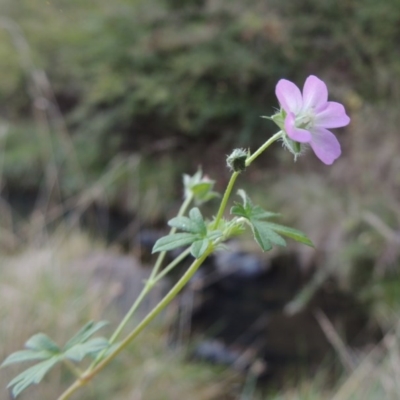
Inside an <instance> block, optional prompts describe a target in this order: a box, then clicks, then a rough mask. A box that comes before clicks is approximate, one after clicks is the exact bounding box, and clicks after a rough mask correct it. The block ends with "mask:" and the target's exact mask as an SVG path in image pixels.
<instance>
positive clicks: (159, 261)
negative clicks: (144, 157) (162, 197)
mask: <svg viewBox="0 0 400 400" xmlns="http://www.w3.org/2000/svg"><path fill="white" fill-rule="evenodd" d="M192 200H193V195H192V194H190V195H189V196H187V197H186V199H185V201H184V202H183V203H182V206H181V208H180V209H179V212H178V217H180V216H182V215H183V214H185V213H186V210H187V208H188V207H189V205H190V203H191V202H192ZM175 232H176V228H171V230H170V232H169V234H170V235H172V234H173V233H175ZM166 253H167V252H166V251H163V252H161V253H160V254H159V255H158V257H157V261H156V263H155V265H154V267H153V270H152V271H151V274H150V277H149V279H148V280H147V282H146V284H145V286H144V287H143V289H142V291H141V292H140V294H139V296H138V297H137V299H136V300H135V302H134V303H133V304H132V307H131V308H130V310H129V311H128V312H127V314H126V315H125V317H124V319H123V320H122V321H121V323H120V324H119V325H118V327H117V329H116V330H115V331H114V333H113V334H112V335H111V338H110V344H113V343H115V341H116V340H117V338H118V336H119V335H120V334H121V332H122V330H123V329H124V328H125V326H126V324H127V323H128V321H129V320H130V319H131V318H132V315H133V314H134V313H135V311H136V310H137V309H138V307H139V306H140V303H141V302H142V301H143V299H144V298H145V297H146V295H147V294H148V293H149V292H150V291H151V289H152V288H153V287H154V285H155V283H156V282H155V279H154V278H155V277H156V275H157V273H158V271H159V269H160V267H161V265H162V262H163V261H164V258H165V255H166ZM180 260H181V258H180V257H179V261H180ZM179 261H178V262H179ZM171 264H173V267H174V266H175V265H176V260H174V261H173V262H172V263H171ZM171 264H169V265H168V267H169V270H170V269H172V267H171Z"/></svg>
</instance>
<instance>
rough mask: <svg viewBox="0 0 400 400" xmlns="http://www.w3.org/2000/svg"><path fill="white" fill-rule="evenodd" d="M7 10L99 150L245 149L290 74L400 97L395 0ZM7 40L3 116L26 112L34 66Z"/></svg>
mask: <svg viewBox="0 0 400 400" xmlns="http://www.w3.org/2000/svg"><path fill="white" fill-rule="evenodd" d="M3 10H4V11H3V15H5V16H8V17H9V18H11V19H12V20H13V21H15V22H17V23H18V24H19V25H20V27H21V28H22V31H23V32H24V34H25V36H26V38H27V41H28V44H29V46H30V48H31V51H32V55H33V59H34V61H35V62H36V64H37V65H38V66H40V67H42V68H43V69H44V70H45V71H46V73H47V74H48V75H49V77H50V81H51V83H52V85H53V86H54V89H55V92H56V95H57V99H58V101H59V103H60V105H61V107H62V109H63V111H64V112H65V115H67V117H68V122H69V125H70V127H71V128H72V129H73V131H74V133H82V134H83V135H88V137H89V138H90V139H88V140H89V141H90V143H92V144H95V143H96V139H98V140H101V141H102V144H103V146H102V150H100V149H98V152H102V151H105V152H106V153H112V152H114V151H115V149H116V148H118V145H121V143H122V142H123V143H124V144H125V145H128V146H129V147H131V148H133V149H135V148H137V147H140V146H142V145H143V142H144V143H148V142H149V141H150V142H152V141H154V140H155V139H156V138H159V137H165V136H167V137H169V136H171V135H175V134H187V135H196V134H202V135H204V136H205V137H207V138H210V137H215V136H218V135H224V134H231V135H230V137H229V140H232V137H233V136H234V137H235V142H236V143H237V140H238V136H239V140H241V141H242V142H243V143H246V144H247V143H248V141H249V139H253V140H254V134H256V133H258V131H259V130H260V129H261V127H262V124H263V121H261V120H260V119H259V116H260V115H262V114H265V113H268V112H270V111H271V109H272V107H273V106H276V102H275V101H274V100H273V90H274V86H275V83H276V81H277V80H278V79H279V78H281V77H283V76H285V77H289V78H291V79H294V80H296V81H299V82H301V81H302V80H303V79H304V77H305V76H307V75H308V74H310V73H315V74H318V75H320V76H322V77H327V78H328V80H331V81H333V82H340V84H341V85H348V86H349V87H350V88H352V89H353V90H356V91H357V92H359V93H360V94H361V95H362V96H367V97H368V98H370V99H371V100H376V99H377V98H382V97H388V96H393V95H395V96H400V86H399V79H398V78H397V79H396V78H395V77H396V75H397V73H398V72H399V71H400V61H399V60H400V57H399V55H400V54H399V53H400V50H399V47H398V46H397V44H398V40H399V38H400V3H399V2H398V1H397V0H387V1H385V2H384V3H379V2H374V1H371V0H361V1H354V0H353V1H351V0H335V1H330V0H325V1H322V2H321V1H317V0H300V1H287V2H279V1H275V0H270V1H261V0H229V1H228V0H209V1H200V0H197V1H194V0H193V1H187V0H185V1H183V0H181V1H180V0H146V1H141V0H129V1H128V0H118V1H115V2H112V3H110V2H106V1H97V2H94V3H93V2H89V1H87V0H82V1H63V0H54V1H46V2H43V1H38V0H21V1H19V2H15V1H11V0H9V1H6V2H5V5H4V7H3ZM1 36H2V38H1V39H2V40H1V45H0V54H1V56H2V57H1V59H2V60H4V61H2V64H1V67H0V68H1V69H0V74H1V76H2V78H1V79H0V96H1V97H0V98H1V99H2V100H3V102H4V100H7V101H6V103H5V104H6V106H5V115H6V116H10V115H21V114H22V115H23V116H26V115H27V113H26V110H27V108H28V107H29V98H28V91H27V90H26V80H27V76H26V73H25V72H26V71H25V72H24V71H22V70H21V68H20V64H19V60H18V56H17V55H16V52H15V48H13V46H12V45H10V41H9V40H4V39H6V37H5V33H4V32H2V34H1ZM232 133H234V135H232ZM240 144H241V143H239V145H240ZM105 149H106V150H105ZM107 155H108V156H110V154H107ZM99 156H100V155H99Z"/></svg>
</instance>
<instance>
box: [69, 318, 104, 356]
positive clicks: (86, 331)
mask: <svg viewBox="0 0 400 400" xmlns="http://www.w3.org/2000/svg"><path fill="white" fill-rule="evenodd" d="M107 324H108V322H107V321H99V322H94V321H90V322H88V323H87V324H86V325H85V326H83V328H82V329H80V330H79V332H78V333H77V334H76V335H75V336H73V337H72V338H71V339H70V340H68V342H67V343H66V344H65V346H64V351H65V350H68V349H69V348H71V347H72V346H75V345H76V344H78V343H84V342H86V341H87V340H88V339H89V338H90V336H92V335H93V334H95V333H96V332H97V331H98V330H100V329H101V328H103V327H104V326H106V325H107Z"/></svg>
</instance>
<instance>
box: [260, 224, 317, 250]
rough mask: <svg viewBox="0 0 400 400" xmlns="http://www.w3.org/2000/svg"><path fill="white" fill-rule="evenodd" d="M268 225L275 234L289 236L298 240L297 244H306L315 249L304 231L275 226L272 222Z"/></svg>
mask: <svg viewBox="0 0 400 400" xmlns="http://www.w3.org/2000/svg"><path fill="white" fill-rule="evenodd" d="M268 225H269V226H270V228H271V229H273V230H274V231H275V232H278V233H280V234H281V235H284V236H287V237H289V238H291V239H293V240H296V241H297V242H300V243H303V244H306V245H307V246H310V247H314V244H313V242H312V241H311V240H310V239H309V238H308V236H306V235H305V234H304V233H303V232H302V231H299V230H298V229H294V228H289V227H287V226H284V225H279V224H274V223H272V222H268Z"/></svg>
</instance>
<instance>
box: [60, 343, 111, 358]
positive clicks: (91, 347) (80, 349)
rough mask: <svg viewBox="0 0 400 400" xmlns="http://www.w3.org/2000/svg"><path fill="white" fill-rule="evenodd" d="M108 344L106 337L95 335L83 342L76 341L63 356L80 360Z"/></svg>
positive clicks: (94, 353) (94, 354)
mask: <svg viewBox="0 0 400 400" xmlns="http://www.w3.org/2000/svg"><path fill="white" fill-rule="evenodd" d="M108 346H109V342H108V340H107V339H105V338H102V337H97V338H93V339H90V340H88V341H86V342H85V343H77V344H75V345H74V346H72V347H70V348H69V349H68V350H66V351H65V352H64V357H65V358H68V359H69V360H72V361H77V362H80V361H82V360H83V359H84V358H85V357H86V356H88V355H91V356H96V355H97V354H98V353H100V352H101V351H103V350H105V349H106V348H107V347H108Z"/></svg>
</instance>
